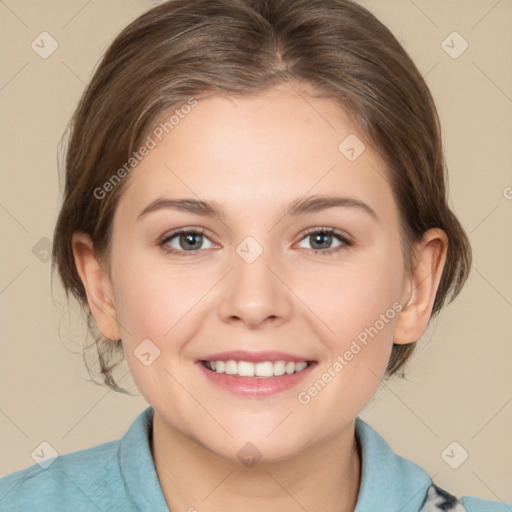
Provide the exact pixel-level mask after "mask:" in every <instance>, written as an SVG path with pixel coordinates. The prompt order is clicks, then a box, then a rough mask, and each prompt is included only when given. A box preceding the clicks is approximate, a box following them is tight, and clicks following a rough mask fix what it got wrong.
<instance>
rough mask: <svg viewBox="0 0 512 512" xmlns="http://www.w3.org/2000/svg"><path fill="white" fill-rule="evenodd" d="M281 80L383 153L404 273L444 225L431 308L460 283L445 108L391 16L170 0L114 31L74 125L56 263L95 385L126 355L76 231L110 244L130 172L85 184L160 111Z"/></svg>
mask: <svg viewBox="0 0 512 512" xmlns="http://www.w3.org/2000/svg"><path fill="white" fill-rule="evenodd" d="M282 83H289V84H304V85H307V86H312V89H313V90H314V91H315V94H318V97H325V98H329V99H332V100H333V101H334V102H336V103H337V104H338V105H339V106H341V107H342V109H343V110H344V112H346V113H347V115H348V116H349V118H350V120H351V121H352V122H353V123H354V126H355V127H356V128H357V129H358V130H359V132H360V133H361V134H363V136H364V137H365V139H366V141H367V142H368V143H370V144H371V146H372V147H373V148H374V149H375V150H376V151H377V153H378V154H379V155H380V157H381V158H382V159H383V161H384V163H385V165H386V170H387V174H388V180H389V184H390V187H391V189H392V191H393V196H394V199H395V201H396V203H397V206H398V209H399V214H400V235H401V245H402V252H403V256H404V264H405V267H406V270H407V272H409V273H410V272H411V270H412V265H413V262H414V250H413V249H414V244H415V243H416V242H418V241H420V240H421V238H422V235H423V234H424V233H425V232H426V231H427V230H428V229H430V228H433V227H438V228H441V229H443V230H444V231H445V232H446V234H447V237H448V249H447V258H446V263H445V266H444V269H443V274H442V277H441V280H440V283H439V287H438V290H437V293H436V296H435V299H434V304H433V309H432V316H435V315H436V314H438V312H439V311H440V310H441V308H442V307H443V305H444V303H445V302H446V301H447V300H449V301H450V302H451V301H452V300H453V299H454V298H455V297H456V296H457V294H458V293H459V292H460V290H461V289H462V287H463V285H464V283H465V281H466V279H467V277H468V275H469V271H470V268H471V258H472V256H471V246H470V243H469V240H468V237H467V235H466V233H465V232H464V229H463V228H462V226H461V224H460V223H459V221H458V220H457V218H456V216H455V215H454V214H453V213H452V211H451V210H450V208H449V206H448V204H447V188H448V179H447V174H446V163H445V159H444V153H443V147H442V136H441V128H440V123H439V117H438V114H437V110H436V107H435V104H434V101H433V98H432V96H431V93H430V91H429V89H428V87H427V85H426V83H425V81H424V79H423V77H422V75H421V73H420V72H419V70H418V69H417V67H416V66H415V64H414V62H413V61H412V59H411V58H410V57H409V55H408V54H407V52H406V51H405V50H404V48H402V46H401V45H400V43H399V42H398V41H397V39H396V38H395V37H394V36H393V34H392V33H391V32H390V30H389V29H388V28H386V27H385V26H384V25H383V24H382V23H381V22H380V21H379V20H378V19H377V18H376V17H375V16H374V15H373V14H372V13H370V12H369V11H368V10H367V9H365V8H364V7H362V6H361V5H359V4H358V3H356V2H355V1H352V0H294V1H293V2H289V1H288V0H168V1H166V2H163V3H161V4H160V5H157V6H156V7H154V8H152V9H151V10H149V11H148V12H146V13H145V14H143V15H142V16H140V17H139V18H137V19H136V20H135V21H133V22H132V23H130V24H129V25H128V26H127V27H126V28H125V29H124V30H122V31H121V32H120V34H119V35H118V36H117V37H116V38H115V40H114V41H113V42H112V44H111V45H110V47H109V48H108V49H107V50H106V52H105V54H104V56H103V58H102V59H101V61H100V63H99V65H98V67H97V69H96V70H95V72H94V75H93V77H92V79H91V82H90V83H89V85H88V86H87V88H86V89H85V91H84V93H83V95H82V97H81V100H80V102H79V104H78V106H77V109H76V111H75V113H74V115H73V117H72V119H71V121H70V123H69V126H68V135H69V137H68V139H67V148H66V156H65V189H64V198H63V204H62V208H61V210H60V214H59V216H58V220H57V224H56V228H55V234H54V240H53V267H52V268H55V267H57V268H58V271H59V274H60V278H61V281H62V284H63V286H64V289H65V290H66V294H67V296H68V297H69V293H70V292H71V294H72V295H73V296H74V297H76V299H77V300H78V301H79V303H80V304H81V306H82V308H83V310H84V312H85V313H86V315H87V317H88V325H89V330H90V332H91V333H92V335H93V337H94V340H95V341H94V344H95V346H96V348H97V354H98V361H99V366H100V372H101V376H102V378H103V383H105V384H106V385H107V386H109V387H111V388H112V389H115V390H117V391H124V390H123V389H122V388H120V387H119V386H118V385H117V383H116V382H115V380H114V378H113V376H112V371H113V369H114V368H115V366H117V365H118V364H119V363H120V362H121V361H122V359H123V351H122V345H121V340H108V339H105V338H104V337H103V336H102V335H101V333H100V332H99V330H98V329H97V326H96V325H95V321H94V318H93V317H92V315H91V312H90V309H89V306H88V303H87V297H86V293H85V289H84V286H83V284H82V282H81V280H80V277H79V275H78V272H77V269H76V266H75V263H74V258H73V251H72V244H71V237H72V234H73V233H74V232H76V231H80V232H84V233H86V234H88V235H89V236H90V237H91V240H92V242H93V243H94V247H95V250H96V251H97V253H98V254H100V255H105V256H107V255H108V251H109V243H110V240H111V231H112V221H113V216H114V212H115V209H116V206H117V204H118V201H119V198H120V197H121V194H122V191H123V189H124V187H125V186H126V182H127V179H123V180H120V182H119V183H117V182H116V183H115V184H113V185H112V187H110V188H111V189H112V190H111V191H110V192H109V193H108V194H104V196H105V197H103V198H101V199H98V198H96V197H95V195H94V192H93V191H95V190H98V189H99V188H101V187H102V186H103V185H104V184H105V183H107V182H108V181H109V179H111V178H112V176H113V174H114V173H115V171H116V170H117V169H119V168H120V167H121V166H122V165H123V164H124V163H125V162H127V161H128V160H129V158H130V157H131V155H132V154H133V152H134V151H135V150H136V149H137V148H138V146H139V145H140V144H141V142H142V141H143V140H144V139H145V138H146V137H147V136H148V134H149V133H150V132H151V130H152V129H154V127H155V126H156V125H157V124H158V122H159V121H160V120H161V119H162V116H163V114H164V113H166V112H170V111H171V110H172V109H173V108H176V107H177V106H180V105H183V104H186V103H187V101H188V100H190V98H191V97H193V98H196V99H200V98H206V97H208V96H211V95H215V94H223V95H231V96H248V95H255V94H259V93H261V92H264V91H266V90H268V89H269V88H271V87H273V86H276V85H278V84H282ZM114 185H115V186H114ZM431 318H432V317H431ZM415 345H416V344H415V343H409V344H405V345H403V344H393V348H392V351H391V356H390V359H389V362H388V366H387V368H386V374H387V376H388V377H389V376H391V375H394V374H397V373H398V372H399V370H401V373H400V374H399V375H401V376H402V377H403V376H404V372H403V369H402V368H403V366H404V364H405V363H406V361H407V360H408V359H409V358H410V356H411V355H412V353H413V350H414V348H415ZM86 364H87V361H86ZM88 369H89V366H88ZM89 373H90V370H89Z"/></svg>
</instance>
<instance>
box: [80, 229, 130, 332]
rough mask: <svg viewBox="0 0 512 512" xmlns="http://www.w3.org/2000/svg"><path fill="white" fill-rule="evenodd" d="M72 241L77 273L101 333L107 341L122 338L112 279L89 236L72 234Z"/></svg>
mask: <svg viewBox="0 0 512 512" xmlns="http://www.w3.org/2000/svg"><path fill="white" fill-rule="evenodd" d="M71 244H72V247H73V255H74V258H75V265H76V268H77V270H78V274H79V276H80V279H81V280H82V283H83V285H84V288H85V291H86V293H87V302H88V303H89V308H90V310H91V313H92V314H93V316H94V319H95V320H96V324H97V325H98V328H99V330H100V331H101V334H103V336H105V338H108V339H110V340H119V339H121V332H120V329H119V324H118V322H117V315H116V308H115V303H114V294H113V288H112V281H111V279H110V276H109V274H108V272H107V270H106V269H105V268H104V266H103V264H102V262H101V260H100V258H99V256H98V255H97V254H96V252H95V251H94V244H93V242H92V241H91V238H90V237H89V235H86V234H85V233H80V232H76V233H73V236H72V239H71Z"/></svg>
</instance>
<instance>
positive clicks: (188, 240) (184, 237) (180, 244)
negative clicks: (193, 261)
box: [160, 229, 213, 256]
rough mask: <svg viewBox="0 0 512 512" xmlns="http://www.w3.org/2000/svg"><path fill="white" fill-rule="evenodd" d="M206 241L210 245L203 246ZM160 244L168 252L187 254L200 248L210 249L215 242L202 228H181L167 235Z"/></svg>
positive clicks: (180, 254)
mask: <svg viewBox="0 0 512 512" xmlns="http://www.w3.org/2000/svg"><path fill="white" fill-rule="evenodd" d="M204 241H208V243H209V244H210V245H209V246H207V247H203V242H204ZM160 246H161V247H162V248H163V249H164V250H165V251H167V252H172V253H174V254H177V255H179V256H186V255H187V254H186V253H194V252H197V251H198V250H199V249H210V248H211V247H213V244H212V242H211V241H210V240H209V239H208V238H207V237H206V236H205V234H204V231H203V230H202V229H180V230H178V231H174V232H172V233H169V234H167V235H165V237H164V238H163V240H162V241H161V242H160Z"/></svg>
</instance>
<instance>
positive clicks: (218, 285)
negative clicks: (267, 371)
mask: <svg viewBox="0 0 512 512" xmlns="http://www.w3.org/2000/svg"><path fill="white" fill-rule="evenodd" d="M349 134H356V135H357V136H358V137H359V139H360V140H362V141H364V136H363V135H361V134H359V133H357V131H356V130H355V128H354V127H353V126H352V125H351V123H350V122H349V120H348V118H347V116H346V115H345V114H344V113H343V111H342V110H341V109H340V108H338V107H337V106H336V105H335V104H334V103H333V102H332V101H331V100H328V99H321V98H313V97H311V96H309V95H307V94H306V92H305V90H303V91H302V92H301V93H300V94H299V93H298V92H297V87H291V86H289V85H281V86H279V87H275V88H274V89H272V90H269V91H267V92H265V93H262V94H260V95H258V96H251V97H244V98H228V97H225V96H212V97H210V98H208V99H203V100H200V101H199V102H198V105H197V106H196V107H195V108H194V109H192V111H191V112H190V113H189V114H188V115H187V116H186V117H185V118H184V119H183V120H181V121H180V123H179V125H177V126H176V127H175V128H174V129H173V130H172V132H170V133H169V135H167V136H166V137H165V138H164V139H163V140H162V141H161V142H160V143H159V144H158V145H157V147H156V148H155V149H153V150H152V151H150V153H149V154H148V156H146V157H145V159H144V160H143V161H142V162H141V163H140V164H139V165H138V166H137V168H136V169H135V170H134V171H132V173H131V175H130V177H129V181H128V183H127V184H126V185H127V187H126V189H125V190H124V192H123V195H122V197H121V200H120V202H119V205H118V207H117V210H116V212H115V217H114V226H113V238H112V245H111V250H110V253H109V255H108V259H101V258H100V257H99V256H98V255H97V254H96V253H95V252H94V247H93V244H92V243H91V241H90V239H89V238H88V236H87V235H85V234H83V233H75V234H74V236H73V249H74V254H75V261H76V264H77V268H78V271H79V274H80V277H81V279H82V281H83V283H84V285H85V288H86V291H87V295H88V300H89V305H90V308H91V311H92V313H93V314H94V317H95V319H96V321H97V324H98V326H99V328H100V330H101V332H102V333H103V335H104V336H106V337H107V338H110V339H119V338H122V340H123V347H124V349H125V354H126V359H127V362H128V365H129V368H130V371H131V374H132V376H133V378H134V380H135V383H136V385H137V387H138V388H139V390H140V391H141V393H142V394H143V396H144V397H145V398H146V400H147V401H148V402H149V403H150V404H151V406H152V407H153V408H154V410H155V417H154V425H153V444H152V453H153V457H154V461H155V466H156V470H157V474H158V477H159V480H160V484H161V487H162V490H163V493H164V496H165V499H166V501H167V504H168V506H169V508H170V509H171V510H189V508H191V507H196V508H197V509H198V510H201V511H213V510H223V511H228V512H229V511H231V510H241V509H242V508H243V510H245V511H249V512H250V511H253V510H254V511H256V510H258V511H260V510H269V511H274V510H276V511H277V510H289V511H295V510H297V511H299V510H303V508H302V507H304V508H305V509H307V510H326V511H336V512H340V511H341V510H343V511H352V510H353V509H354V507H355V505H356V502H357V494H358V491H359V486H360V473H361V461H360V460H359V457H358V455H357V451H356V443H355V435H354V427H355V419H356V416H357V415H358V414H359V413H360V411H361V410H362V409H363V408H364V407H365V405H366V404H367V403H368V402H369V401H370V399H371V397H372V396H373V395H374V393H375V392H376V390H377V389H378V387H379V384H380V381H381V379H382V377H383V376H384V373H385V369H386V365H387V363H388V360H389V356H390V353H391V348H392V344H393V341H394V342H395V343H403V344H405V343H411V342H414V341H415V340H417V339H418V338H420V337H421V335H422V334H423V332H424V330H425V329H426V326H427V323H428V320H429V317H430V314H431V311H432V305H433V301H434V297H435V292H436V290H437V287H438V285H439V280H440V278H441V274H442V269H443V266H444V263H445V259H446V249H447V238H446V235H445V233H444V232H443V231H442V230H440V229H431V230H429V231H428V232H426V233H425V236H424V238H423V240H422V242H421V243H420V244H418V252H417V259H416V262H415V265H414V271H413V273H412V275H410V276H409V275H407V274H406V271H405V268H404V261H403V258H402V253H401V248H400V239H399V215H398V209H397V205H396V203H395V201H394V198H393V195H392V191H391V189H390V186H389V184H388V182H387V180H386V179H385V177H386V169H385V166H384V164H383V162H382V161H381V160H380V159H379V157H378V156H377V153H376V152H375V151H374V150H373V149H372V148H371V147H370V146H369V145H368V144H366V150H365V151H364V152H363V153H362V154H361V155H360V156H359V157H358V158H357V159H356V160H355V161H353V162H351V161H349V160H348V159H347V158H345V156H344V155H343V154H342V153H341V152H340V151H339V150H338V145H339V144H340V142H341V141H343V140H344V139H345V137H347V136H348V135H349ZM312 195H331V196H345V197H351V198H356V199H358V200H360V201H363V202H364V203H366V204H367V205H369V206H370V207H371V208H372V209H373V210H374V211H375V213H376V214H377V216H378V221H376V220H374V219H373V218H372V216H371V215H369V214H368V213H366V212H365V211H364V210H363V209H362V208H355V207H337V208H330V209H326V210H323V211H320V212H314V213H307V214H303V215H299V216H295V217H292V216H286V215H285V211H286V208H287V206H288V205H289V204H290V203H291V202H292V201H294V200H296V199H299V198H302V197H304V196H312ZM159 198H193V199H198V198H200V199H203V200H214V201H217V202H218V203H219V204H220V205H222V207H223V209H224V213H225V216H223V217H219V216H212V217H203V216H200V215H198V214H196V213H191V212H183V211H176V210H172V209H169V208H161V209H157V210H154V211H152V212H150V213H147V214H146V215H143V216H142V217H141V218H139V219H138V218H137V217H138V215H139V214H140V213H141V212H142V211H143V210H144V208H146V207H147V206H148V204H150V203H151V202H152V201H154V200H155V199H159ZM177 228H204V229H205V238H202V242H201V238H200V237H199V240H198V241H197V242H196V247H199V249H196V250H195V252H194V251H192V252H190V249H189V251H188V252H186V247H184V246H183V245H180V244H179V237H175V238H174V239H173V241H172V242H168V243H167V245H168V246H169V245H171V247H173V248H175V249H176V250H181V251H182V252H186V255H185V256H184V257H180V256H179V255H175V254H172V253H168V252H166V251H165V250H164V249H163V248H162V246H160V245H159V243H160V241H161V239H162V238H163V237H164V235H166V234H167V233H169V232H171V231H172V230H174V229H177ZM308 228H336V229H339V230H341V231H343V232H344V233H345V234H347V235H349V237H350V238H351V239H352V240H353V241H354V244H353V245H352V246H350V247H349V246H344V245H343V244H342V243H341V242H339V241H338V240H337V239H336V238H335V237H333V239H332V242H329V241H327V242H324V245H314V244H315V237H314V236H313V237H312V236H307V235H305V234H304V232H305V230H306V229H308ZM247 236H251V237H253V238H254V239H256V240H257V241H258V243H259V244H260V246H261V248H262V249H263V252H262V254H261V255H260V256H259V257H258V258H257V259H256V260H255V261H254V262H252V263H250V264H249V263H247V262H246V261H245V260H244V259H242V258H241V257H240V256H239V255H238V254H237V252H236V248H237V247H238V245H239V244H240V243H241V242H242V241H243V240H244V239H245V237H247ZM340 246H341V247H340ZM315 247H317V249H316V252H315ZM318 247H320V249H318ZM328 250H331V255H325V254H321V252H322V251H324V252H326V251H328ZM394 303H399V304H401V305H403V306H404V308H403V309H402V311H401V312H400V313H398V314H396V316H394V318H393V319H392V320H390V321H389V322H388V323H387V324H385V326H384V328H382V329H381V330H380V331H379V332H378V335H377V336H375V337H374V338H373V339H371V340H370V341H369V343H368V344H367V346H365V347H364V348H363V349H362V350H361V351H360V352H359V353H358V354H357V356H355V357H354V358H353V359H352V360H351V361H350V362H349V363H348V364H347V365H346V366H345V367H344V368H343V370H342V371H341V372H339V373H338V374H337V375H336V377H335V378H333V379H332V380H331V382H329V383H328V385H327V386H325V388H324V389H323V390H322V391H321V392H320V393H319V394H318V395H317V396H315V397H314V398H312V399H311V401H310V402H309V403H308V404H307V405H303V404H301V403H299V401H298V400H297V394H298V392H300V391H304V390H307V388H308V387H309V386H310V385H311V384H312V383H313V382H314V381H315V380H317V379H318V378H320V377H321V376H322V374H323V373H324V372H325V371H327V369H328V368H329V367H332V365H333V362H334V361H335V360H336V358H337V356H338V355H340V354H343V353H344V352H345V351H346V350H348V348H349V347H350V344H351V342H352V341H353V340H354V339H355V338H356V336H357V335H358V334H359V333H361V332H362V331H364V329H365V328H367V327H369V326H372V325H374V324H375V322H376V320H378V319H379V315H381V314H383V313H385V312H386V311H388V310H389V309H390V308H392V305H393V304H394ZM407 304H409V305H408V306H406V305H407ZM147 338H149V339H151V341H152V343H154V344H155V345H156V346H157V347H158V349H159V350H160V356H159V357H158V358H157V359H155V361H154V362H153V363H152V364H151V365H149V366H145V365H143V364H141V362H140V361H139V360H138V359H137V358H136V357H135V355H134V350H135V349H136V348H137V346H138V345H139V344H140V343H141V341H142V340H144V339H147ZM237 349H244V350H249V351H261V350H277V351H283V352H287V353H291V354H295V355H300V356H304V357H305V359H310V360H315V361H317V363H318V364H317V365H316V366H315V368H313V371H312V373H311V374H310V375H309V376H308V378H307V379H306V380H305V381H304V382H303V383H301V384H299V385H298V386H297V387H296V388H294V389H291V390H288V391H284V392H281V393H277V394H275V395H272V396H269V397H263V398H261V397H260V398H254V397H240V396H235V395H233V394H231V393H229V392H228V391H226V390H223V389H221V388H218V387H217V386H214V385H213V384H211V383H210V382H209V381H208V380H207V379H206V378H205V377H204V375H203V374H202V373H201V372H200V371H199V369H198V368H197V365H196V364H195V361H196V360H197V359H200V358H202V357H204V356H206V355H208V354H212V353H214V352H221V351H227V350H237ZM192 397H193V398H192ZM247 442H251V443H253V444H254V445H255V446H256V447H257V449H258V450H259V452H260V453H261V454H262V459H261V460H260V461H259V462H258V463H257V464H256V465H254V466H253V467H251V468H248V467H246V466H244V465H243V464H242V463H241V462H240V460H239V459H238V457H237V452H238V451H239V450H240V449H241V448H242V447H243V446H244V445H245V444H246V443H247ZM206 496H207V498H206V499H204V501H202V500H203V498H205V497H206Z"/></svg>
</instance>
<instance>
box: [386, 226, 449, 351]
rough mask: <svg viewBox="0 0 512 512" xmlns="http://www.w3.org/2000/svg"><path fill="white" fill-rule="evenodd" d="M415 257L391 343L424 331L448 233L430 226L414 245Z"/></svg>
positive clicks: (410, 339) (416, 336)
mask: <svg viewBox="0 0 512 512" xmlns="http://www.w3.org/2000/svg"><path fill="white" fill-rule="evenodd" d="M416 251H417V252H416V258H415V262H414V265H413V270H412V275H411V276H410V281H409V283H408V284H407V285H406V286H405V289H404V293H403V296H402V298H403V301H402V302H401V304H404V306H403V309H402V310H401V311H400V313H399V314H398V316H397V321H396V323H395V329H394V333H393V343H396V344H399V345H402V344H407V343H412V342H414V341H416V340H418V339H419V338H420V337H421V336H422V335H423V333H424V332H425V330H426V328H427V325H428V321H429V319H430V315H431V313H432V307H433V305H434V299H435V296H436V292H437V288H438V286H439V282H440V281H441V276H442V273H443V268H444V264H445V262H446V253H447V251H448V237H447V236H446V233H445V232H444V231H443V230H442V229H439V228H432V229H429V230H428V231H427V232H426V233H425V234H424V236H423V239H422V240H421V242H419V243H418V244H417V245H416Z"/></svg>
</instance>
